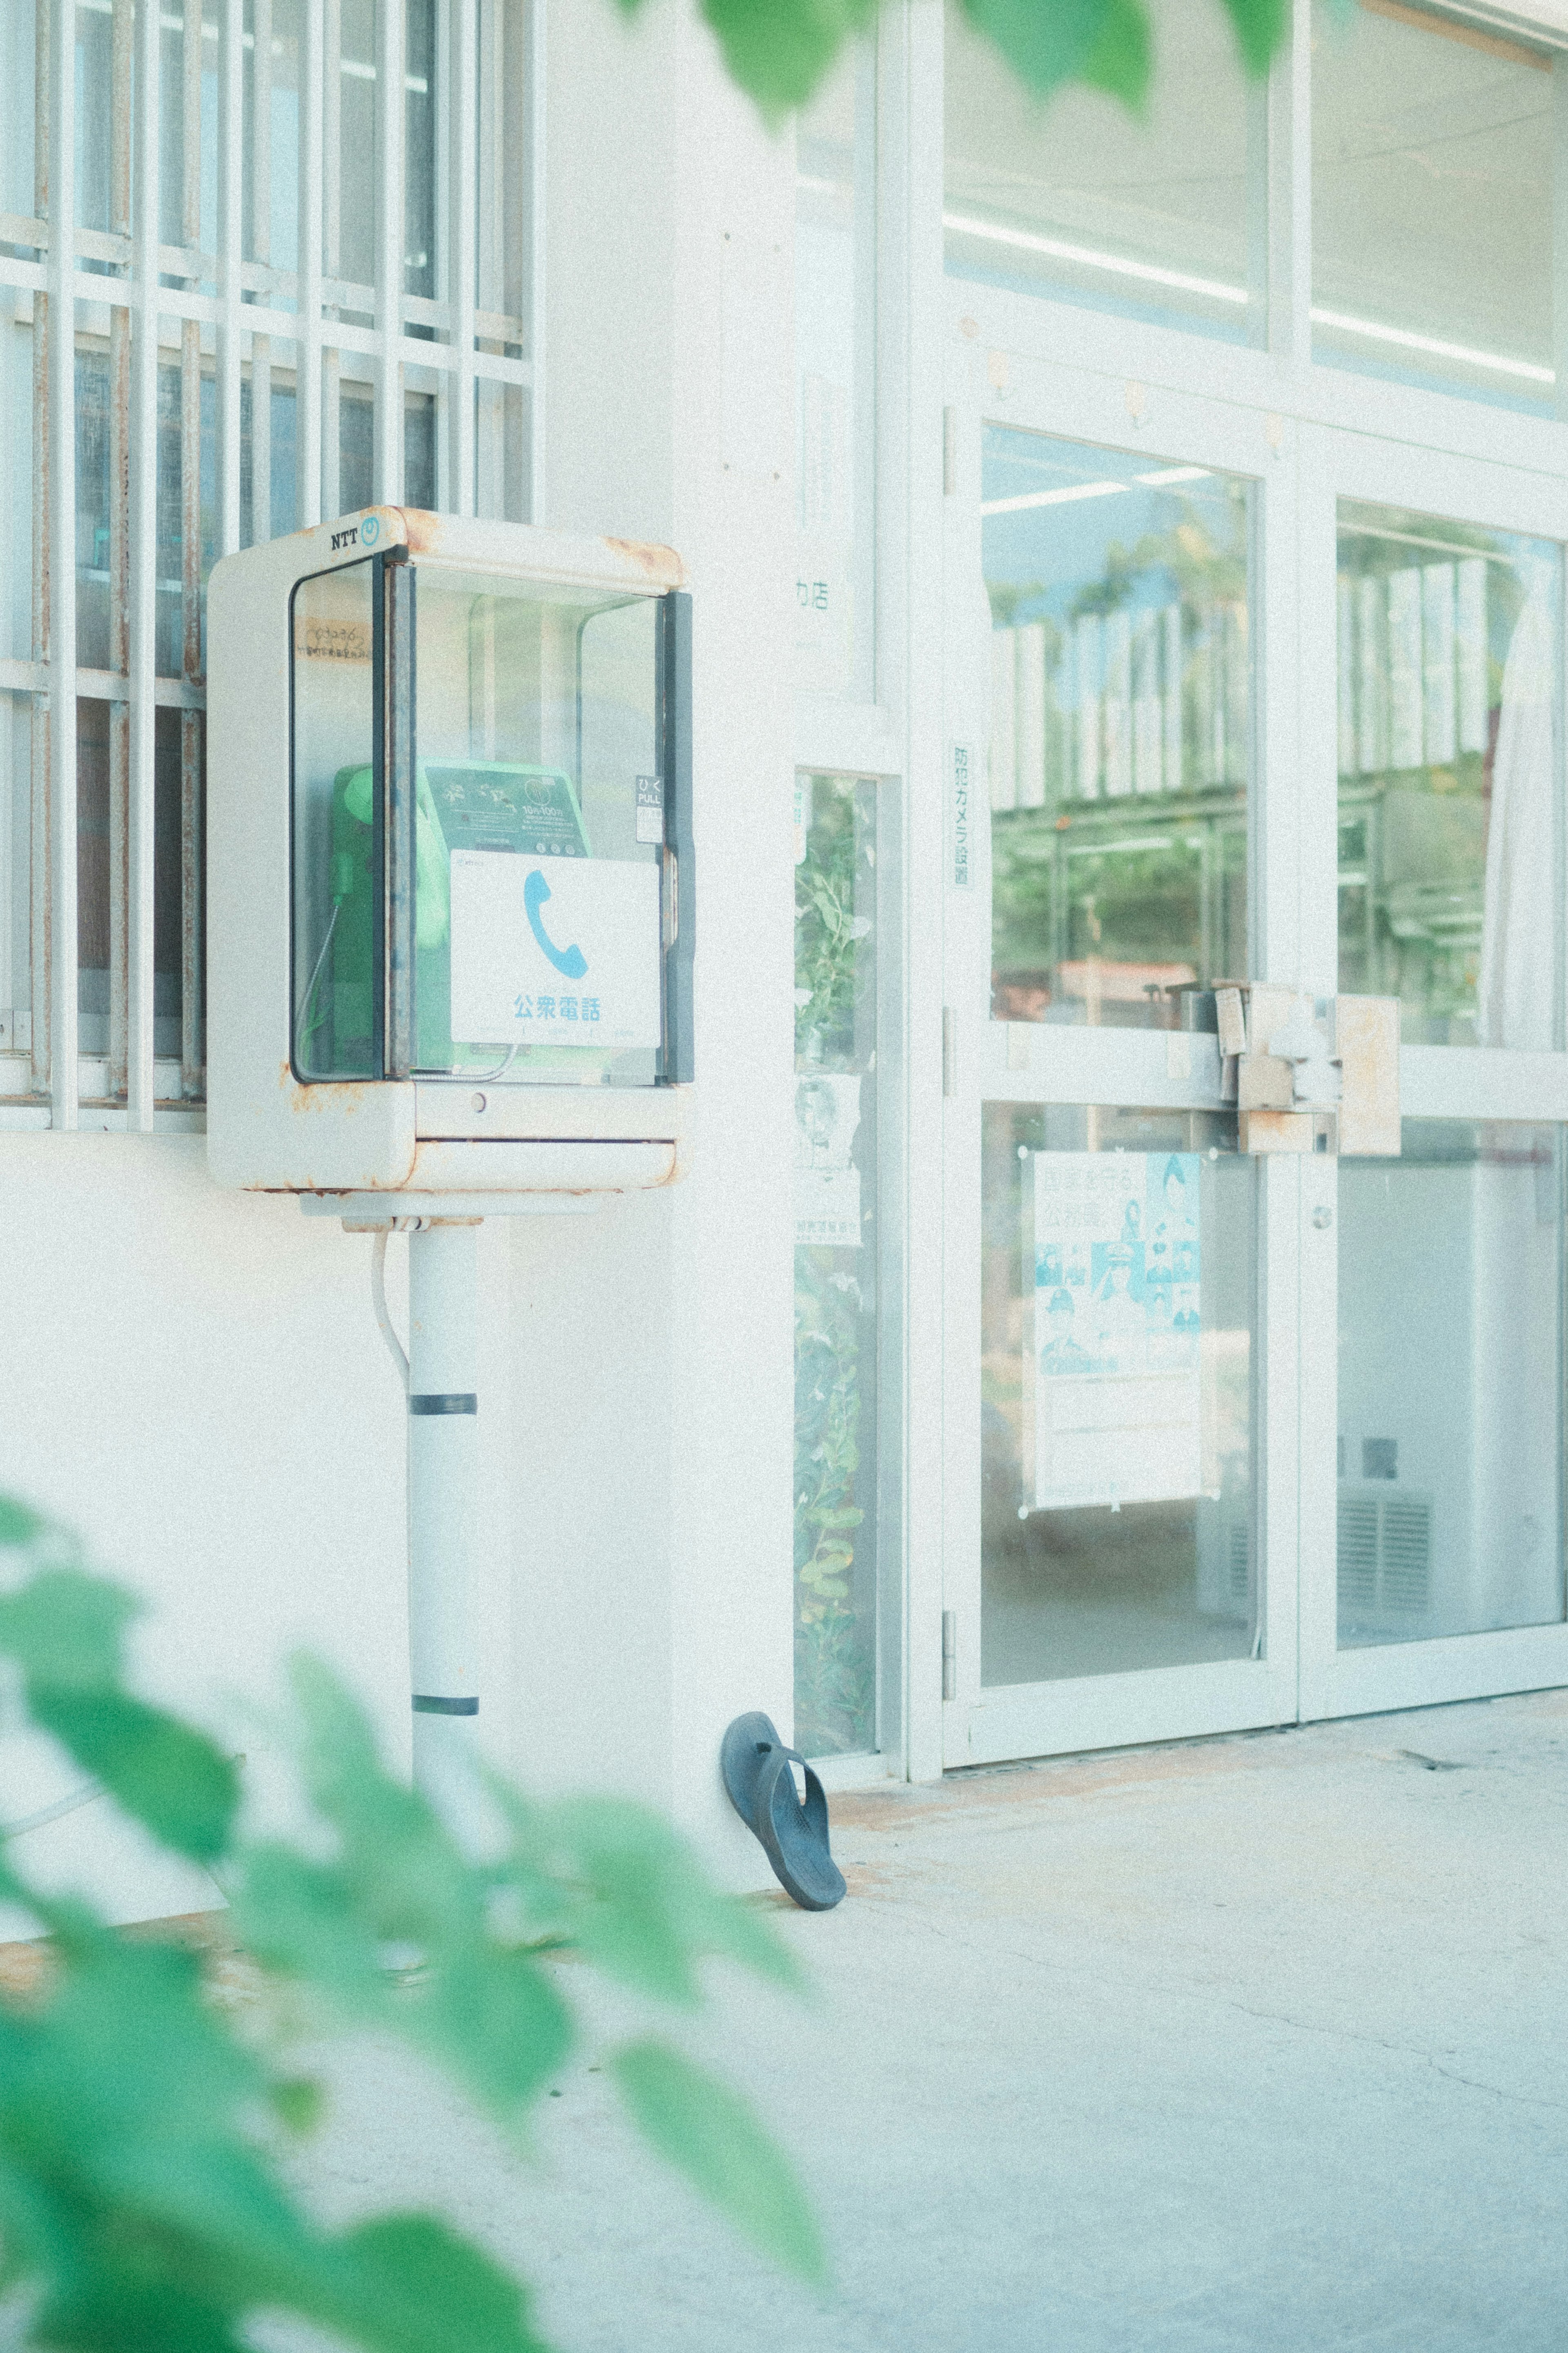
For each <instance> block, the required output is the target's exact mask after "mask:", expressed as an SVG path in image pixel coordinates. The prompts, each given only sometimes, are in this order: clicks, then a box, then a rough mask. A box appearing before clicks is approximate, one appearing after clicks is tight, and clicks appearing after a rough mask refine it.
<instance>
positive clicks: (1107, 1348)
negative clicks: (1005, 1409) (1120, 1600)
mask: <svg viewBox="0 0 1568 2353" xmlns="http://www.w3.org/2000/svg"><path fill="white" fill-rule="evenodd" d="M1034 1164H1035V1204H1034V1207H1035V1317H1034V1326H1035V1338H1034V1349H1035V1375H1036V1378H1035V1503H1036V1507H1037V1509H1038V1510H1041V1511H1059V1510H1065V1509H1069V1508H1072V1507H1074V1506H1079V1505H1083V1504H1129V1503H1168V1502H1174V1501H1178V1500H1180V1499H1182V1498H1184V1497H1188V1496H1195V1495H1197V1494H1199V1493H1201V1492H1202V1391H1201V1387H1200V1379H1199V1341H1200V1337H1201V1331H1202V1312H1201V1305H1200V1301H1201V1292H1200V1288H1199V1271H1200V1267H1199V1235H1198V1157H1197V1155H1196V1154H1195V1153H1192V1152H1037V1153H1036V1154H1035V1155H1034Z"/></svg>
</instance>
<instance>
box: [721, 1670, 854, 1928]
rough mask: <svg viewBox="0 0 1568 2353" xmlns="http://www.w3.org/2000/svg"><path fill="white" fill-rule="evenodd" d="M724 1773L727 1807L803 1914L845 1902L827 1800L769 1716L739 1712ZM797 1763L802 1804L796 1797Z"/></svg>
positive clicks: (724, 1753)
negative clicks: (831, 1844) (829, 1828)
mask: <svg viewBox="0 0 1568 2353" xmlns="http://www.w3.org/2000/svg"><path fill="white" fill-rule="evenodd" d="M719 1764H720V1769H721V1772H722V1774H723V1776H724V1787H725V1788H726V1789H727V1790H728V1791H729V1793H730V1803H731V1805H732V1806H733V1807H734V1809H735V1811H736V1812H737V1813H738V1814H739V1815H740V1817H741V1820H742V1821H743V1822H744V1823H745V1825H746V1828H747V1829H748V1830H749V1831H752V1833H753V1834H754V1836H755V1837H756V1838H757V1839H758V1841H760V1842H761V1845H762V1848H763V1853H764V1854H765V1855H766V1856H767V1858H768V1861H769V1862H771V1863H772V1864H773V1873H774V1876H775V1877H776V1878H777V1880H778V1883H779V1885H780V1886H781V1887H782V1888H783V1889H784V1893H785V1894H787V1895H791V1896H793V1897H794V1899H795V1902H796V1903H797V1904H798V1905H800V1906H801V1908H802V1910H803V1911H805V1912H831V1911H832V1909H833V1907H834V1905H836V1904H838V1903H841V1902H842V1901H843V1898H844V1893H845V1889H844V1873H842V1872H841V1871H840V1870H839V1868H838V1865H837V1863H836V1862H834V1860H833V1856H832V1854H831V1853H830V1852H829V1850H828V1844H827V1798H826V1793H825V1791H824V1789H823V1787H822V1784H821V1782H820V1781H819V1780H818V1779H817V1778H816V1774H815V1773H814V1772H813V1771H812V1769H811V1767H810V1766H809V1765H808V1764H807V1763H806V1761H805V1757H803V1756H802V1755H801V1754H800V1752H799V1750H798V1749H795V1748H786V1747H785V1746H784V1743H783V1742H782V1741H781V1740H780V1738H779V1736H778V1734H777V1732H776V1731H775V1730H774V1728H773V1721H772V1719H771V1717H768V1716H765V1715H760V1714H753V1715H738V1716H737V1717H736V1718H735V1721H734V1723H733V1724H732V1725H731V1726H730V1728H729V1730H728V1731H727V1732H726V1733H725V1735H724V1740H723V1745H722V1746H721V1749H720V1752H719ZM792 1765H798V1766H799V1767H800V1768H801V1770H802V1772H803V1773H804V1774H805V1804H804V1805H802V1803H801V1801H800V1799H799V1798H798V1797H797V1795H796V1794H795V1775H794V1774H793V1773H792V1772H791V1770H790V1767H791V1766H792Z"/></svg>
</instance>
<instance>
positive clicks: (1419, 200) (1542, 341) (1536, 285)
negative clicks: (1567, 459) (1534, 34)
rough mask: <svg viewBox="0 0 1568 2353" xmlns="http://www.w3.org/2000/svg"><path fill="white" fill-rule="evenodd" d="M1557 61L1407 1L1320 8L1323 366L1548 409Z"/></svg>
mask: <svg viewBox="0 0 1568 2353" xmlns="http://www.w3.org/2000/svg"><path fill="white" fill-rule="evenodd" d="M1562 73H1563V61H1562V59H1561V58H1555V59H1554V58H1553V54H1552V51H1551V50H1550V49H1546V48H1541V47H1535V46H1534V45H1533V44H1532V43H1530V42H1527V41H1521V40H1520V39H1519V38H1518V37H1517V36H1516V35H1515V34H1514V33H1513V32H1512V31H1511V30H1510V31H1508V32H1507V33H1506V34H1505V33H1502V32H1501V31H1500V30H1499V29H1496V28H1494V27H1492V26H1482V25H1479V24H1475V23H1471V22H1468V20H1467V19H1465V18H1464V17H1447V16H1439V15H1437V14H1436V13H1429V12H1428V11H1426V9H1422V8H1416V7H1413V6H1411V5H1405V0H1401V5H1397V6H1391V5H1377V0H1363V5H1361V6H1359V7H1352V8H1351V9H1350V10H1349V11H1348V12H1347V10H1346V9H1345V8H1344V7H1343V5H1341V0H1315V5H1314V6H1313V10H1312V329H1313V342H1314V346H1315V349H1316V351H1317V353H1318V356H1319V357H1321V358H1329V359H1332V360H1335V361H1337V362H1338V363H1339V364H1341V365H1342V366H1351V367H1355V368H1358V369H1360V370H1362V371H1363V373H1367V374H1371V375H1382V376H1386V377H1392V378H1394V380H1396V381H1401V382H1405V383H1412V382H1414V383H1428V384H1436V385H1445V386H1447V387H1448V388H1450V389H1452V390H1456V391H1463V392H1467V393H1468V394H1470V395H1471V396H1473V397H1479V398H1482V399H1487V400H1492V401H1498V402H1502V403H1504V404H1506V405H1507V406H1510V407H1520V408H1526V409H1536V410H1539V411H1541V412H1542V413H1543V414H1546V415H1550V414H1551V413H1552V400H1553V393H1554V389H1555V386H1554V381H1553V354H1552V307H1553V296H1552V278H1553V269H1552V219H1553V204H1552V191H1553V183H1554V181H1555V179H1556V178H1557V175H1558V174H1560V173H1561V171H1562V169H1563V164H1562V157H1561V138H1560V134H1559V133H1558V132H1557V131H1556V129H1555V116H1556V111H1557V102H1556V100H1554V96H1553V90H1552V82H1553V78H1554V77H1556V76H1561V74H1562Z"/></svg>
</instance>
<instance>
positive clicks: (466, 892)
mask: <svg viewBox="0 0 1568 2353" xmlns="http://www.w3.org/2000/svg"><path fill="white" fill-rule="evenodd" d="M684 580H685V575H684V573H683V571H682V568H681V565H680V563H679V559H678V558H677V557H676V556H675V555H674V554H671V553H670V551H669V550H668V548H662V547H647V546H643V545H639V544H636V543H632V542H629V541H618V540H579V539H574V538H568V537H565V536H563V535H562V534H560V533H554V532H548V531H542V530H537V529H534V528H532V527H530V526H524V525H519V524H506V523H493V522H475V521H472V520H467V519H459V518H457V517H452V516H446V515H432V514H422V513H413V512H404V511H402V510H399V509H396V508H392V507H378V508H372V509H370V510H368V511H367V512H363V513H362V514H358V515H351V516H348V517H346V518H344V519H343V520H342V521H340V522H333V523H329V524H323V525H321V527H320V528H317V529H313V530H310V531H304V532H299V533H295V534H293V535H292V536H291V537H289V538H286V539H281V540H275V541H272V542H270V543H268V544H266V545H263V546H259V547H254V548H248V549H247V550H245V551H244V552H243V553H241V554H236V555H231V556H227V557H226V558H225V559H224V561H223V562H222V563H220V564H219V565H216V567H215V569H214V572H213V575H212V580H211V585H210V588H209V592H208V602H207V634H208V651H207V674H208V684H207V819H206V830H207V904H208V909H209V914H210V922H209V934H208V936H209V946H208V987H207V1153H208V1163H209V1166H210V1168H211V1171H212V1174H213V1176H215V1177H216V1179H217V1181H218V1182H219V1183H220V1184H226V1185H232V1186H241V1187H247V1188H249V1189H252V1190H259V1191H271V1192H292V1193H295V1194H297V1195H299V1196H300V1197H301V1200H302V1205H303V1207H304V1208H306V1209H307V1211H310V1212H312V1213H314V1214H318V1215H325V1216H331V1217H336V1218H340V1219H342V1222H343V1224H344V1226H345V1227H346V1228H347V1229H349V1230H351V1231H359V1232H370V1233H372V1234H374V1236H375V1238H376V1239H375V1243H374V1293H375V1305H376V1314H377V1317H378V1320H379V1321H380V1323H381V1324H382V1328H383V1331H384V1334H385V1335H386V1337H387V1339H388V1343H389V1345H390V1346H391V1347H392V1349H393V1351H394V1354H395V1357H396V1358H397V1359H398V1362H399V1369H400V1372H401V1375H402V1377H403V1379H404V1382H405V1388H406V1389H407V1393H408V1412H409V1422H408V1430H409V1592H410V1641H411V1651H412V1668H413V1704H414V1710H415V1767H416V1778H419V1779H420V1780H421V1781H423V1782H426V1783H427V1784H428V1785H429V1786H432V1787H434V1786H436V1785H437V1783H438V1782H439V1781H440V1779H441V1778H442V1771H443V1767H444V1764H447V1765H449V1764H450V1762H451V1761H452V1758H453V1756H454V1753H455V1751H454V1747H453V1744H454V1742H455V1741H456V1742H457V1743H458V1748H459V1750H460V1747H461V1731H460V1724H459V1722H458V1721H457V1720H459V1719H461V1718H463V1717H465V1716H468V1717H471V1716H473V1715H476V1714H477V1712H478V1696H477V1692H476V1689H475V1683H476V1673H475V1657H474V1648H475V1646H474V1638H473V1631H472V1626H471V1620H470V1611H469V1606H468V1508H469V1499H470V1497H471V1494H472V1493H473V1489H474V1484H475V1477H474V1474H475V1469H476V1463H477V1436H478V1433H477V1422H476V1417H477V1414H478V1409H479V1400H478V1398H477V1395H476V1393H475V1373H474V1367H475V1361H476V1355H475V1349H476V1340H475V1335H476V1324H477V1313H478V1309H477V1300H476V1296H475V1251H474V1226H475V1224H476V1222H477V1221H478V1220H479V1219H482V1218H484V1217H488V1216H496V1215H517V1214H523V1213H530V1212H531V1213H534V1214H539V1213H552V1214H566V1213H571V1212H574V1211H581V1210H584V1209H590V1208H595V1207H596V1206H598V1205H600V1204H601V1203H602V1202H604V1201H605V1200H606V1199H608V1198H611V1197H613V1196H614V1195H616V1194H624V1193H626V1192H630V1191H637V1190H640V1189H644V1188H647V1187H656V1186H660V1185H665V1184H668V1183H669V1182H670V1181H671V1180H672V1179H673V1178H675V1177H677V1176H679V1174H680V1173H681V1170H682V1166H683V1155H684V1147H685V1126H686V1107H687V1103H688V1101H689V1090H690V1082H691V1080H692V1075H693V1054H692V1034H691V1010H692V988H691V979H692V966H691V956H692V945H693V914H694V893H693V888H692V884H693V859H692V849H691V777H690V748H689V707H690V603H689V597H688V596H686V595H685V593H684ZM394 1230H405V1231H407V1232H408V1233H409V1236H410V1261H409V1286H410V1290H409V1296H410V1307H409V1345H408V1349H407V1354H406V1358H405V1356H404V1351H403V1348H402V1344H401V1342H400V1341H399V1340H398V1339H397V1337H396V1335H395V1332H394V1330H393V1327H392V1324H391V1321H390V1318H389V1317H388V1315H387V1314H386V1308H385V1299H384V1288H383V1282H382V1275H383V1269H384V1253H385V1246H386V1238H387V1235H388V1234H389V1233H390V1232H392V1231H394Z"/></svg>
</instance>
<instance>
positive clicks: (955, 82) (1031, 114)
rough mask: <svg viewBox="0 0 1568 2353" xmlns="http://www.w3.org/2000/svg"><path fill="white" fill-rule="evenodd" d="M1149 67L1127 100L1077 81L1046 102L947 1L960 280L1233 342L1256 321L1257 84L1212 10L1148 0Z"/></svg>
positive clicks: (953, 220) (949, 203) (1259, 250)
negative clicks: (1147, 80) (1142, 95)
mask: <svg viewBox="0 0 1568 2353" xmlns="http://www.w3.org/2000/svg"><path fill="white" fill-rule="evenodd" d="M1148 14H1149V16H1150V18H1151V20H1152V35H1153V43H1154V54H1155V58H1156V69H1155V72H1154V75H1153V78H1152V84H1151V87H1150V90H1149V94H1148V99H1147V101H1146V103H1145V105H1144V106H1143V107H1142V108H1141V109H1140V110H1139V111H1138V112H1137V113H1132V112H1131V111H1129V110H1128V109H1127V108H1126V107H1124V106H1123V105H1122V104H1121V102H1120V100H1116V99H1113V98H1109V97H1107V96H1105V95H1104V94H1103V93H1102V92H1100V91H1098V90H1089V89H1087V88H1077V89H1068V90H1061V91H1058V93H1057V94H1056V95H1055V96H1054V97H1053V98H1052V99H1051V100H1050V101H1049V102H1048V104H1045V105H1042V104H1041V102H1040V101H1039V100H1038V99H1037V98H1035V97H1034V96H1032V95H1031V93H1030V92H1029V91H1028V90H1026V89H1025V88H1024V86H1023V84H1022V83H1021V82H1020V81H1019V80H1018V79H1017V77H1016V74H1014V73H1013V71H1012V70H1011V69H1010V68H1009V67H1008V66H1007V64H1006V63H1005V60H1004V59H1003V58H1002V57H1001V55H1000V54H999V52H998V51H997V49H996V48H995V47H994V44H993V43H992V42H990V41H989V40H987V39H985V38H984V36H983V35H982V34H980V33H979V32H977V31H975V30H974V29H973V27H972V26H971V25H970V24H969V23H967V22H966V20H965V17H964V16H963V13H962V11H961V10H960V9H959V8H958V7H957V6H953V5H950V6H949V7H948V10H947V31H946V58H945V77H944V91H945V99H944V111H945V117H946V170H945V185H944V192H943V222H944V226H945V228H946V237H947V267H948V269H949V270H950V271H951V272H952V274H953V275H954V276H957V277H960V278H971V279H980V280H984V281H986V282H989V283H991V284H993V285H1001V286H1010V287H1017V288H1019V289H1021V290H1024V291H1026V292H1031V293H1049V294H1051V295H1053V296H1055V297H1056V298H1057V299H1058V301H1074V302H1081V303H1086V304H1089V305H1092V307H1093V308H1094V309H1096V310H1099V311H1111V312H1114V313H1116V314H1117V315H1119V316H1120V317H1122V318H1127V319H1149V320H1159V321H1172V320H1179V321H1180V322H1181V323H1182V324H1183V325H1184V326H1188V327H1196V328H1198V329H1199V330H1200V331H1202V332H1207V333H1210V334H1218V335H1224V336H1226V337H1227V338H1231V339H1234V340H1236V341H1237V342H1245V341H1247V340H1249V339H1255V338H1256V336H1257V333H1258V325H1259V322H1260V318H1261V313H1262V309H1263V301H1262V268H1263V263H1262V256H1263V239H1262V236H1261V234H1260V232H1261V230H1262V227H1263V207H1264V202H1265V190H1264V178H1263V158H1264V140H1263V123H1264V93H1263V85H1262V83H1261V82H1258V83H1252V84H1249V82H1248V80H1247V75H1246V73H1245V72H1244V70H1243V69H1242V65H1241V61H1240V58H1239V57H1238V56H1237V47H1236V39H1235V36H1234V34H1233V33H1232V30H1231V27H1230V25H1229V23H1228V21H1227V19H1226V16H1225V14H1224V12H1223V11H1222V10H1220V9H1217V8H1215V9H1205V10H1204V11H1202V12H1201V13H1199V12H1196V11H1194V10H1193V9H1191V8H1189V7H1187V6H1186V5H1184V0H1150V5H1149V10H1148Z"/></svg>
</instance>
